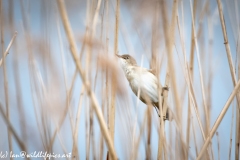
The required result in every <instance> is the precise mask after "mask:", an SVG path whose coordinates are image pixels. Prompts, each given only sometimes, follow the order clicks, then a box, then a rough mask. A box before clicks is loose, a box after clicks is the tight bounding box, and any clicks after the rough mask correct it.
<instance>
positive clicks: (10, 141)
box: [0, 1, 17, 159]
mask: <svg viewBox="0 0 240 160" xmlns="http://www.w3.org/2000/svg"><path fill="white" fill-rule="evenodd" d="M0 5H1V22H2V23H1V47H2V53H3V58H2V59H1V60H0V66H1V64H2V63H3V77H4V93H5V105H6V114H7V115H6V116H7V119H8V120H9V121H10V111H9V91H8V77H7V66H6V59H5V58H6V55H7V54H8V52H9V50H10V48H11V46H12V43H13V41H14V40H15V38H16V36H17V32H15V34H14V35H13V37H12V39H11V41H10V43H9V45H8V47H7V49H6V51H5V52H4V32H3V29H4V28H3V22H4V21H3V10H2V1H1V2H0ZM3 113H4V112H3ZM7 133H8V147H9V151H12V138H11V136H12V131H11V129H10V128H9V127H8V131H7ZM10 159H13V158H12V157H10Z"/></svg>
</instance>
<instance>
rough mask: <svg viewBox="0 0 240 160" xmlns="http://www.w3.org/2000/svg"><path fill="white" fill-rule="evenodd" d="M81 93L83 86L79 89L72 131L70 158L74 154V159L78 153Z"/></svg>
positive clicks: (77, 156) (82, 92)
mask: <svg viewBox="0 0 240 160" xmlns="http://www.w3.org/2000/svg"><path fill="white" fill-rule="evenodd" d="M83 94H84V87H83V88H82V90H81V93H80V98H79V103H78V109H77V116H76V120H75V129H74V133H73V147H72V156H73V157H72V158H74V156H75V155H76V159H79V154H78V143H77V142H78V131H79V123H80V115H81V110H82V102H83V101H82V99H83Z"/></svg>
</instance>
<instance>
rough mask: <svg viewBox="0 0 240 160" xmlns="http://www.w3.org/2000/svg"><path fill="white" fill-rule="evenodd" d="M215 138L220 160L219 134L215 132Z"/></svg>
mask: <svg viewBox="0 0 240 160" xmlns="http://www.w3.org/2000/svg"><path fill="white" fill-rule="evenodd" d="M216 136H217V146H218V160H220V140H219V134H218V132H216Z"/></svg>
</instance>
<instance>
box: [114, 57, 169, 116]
mask: <svg viewBox="0 0 240 160" xmlns="http://www.w3.org/2000/svg"><path fill="white" fill-rule="evenodd" d="M117 57H118V58H119V59H120V64H121V67H122V69H123V71H124V73H125V76H126V78H127V80H128V82H129V85H130V87H131V89H132V91H133V92H134V94H135V95H136V96H138V93H139V98H140V100H141V101H142V102H143V103H145V104H149V103H150V104H152V105H153V107H155V109H156V111H157V113H158V116H160V114H159V111H158V108H159V98H158V89H159V87H160V86H159V83H158V79H157V77H156V75H155V74H154V73H153V72H152V71H151V70H148V69H146V68H142V67H140V66H138V65H137V62H136V60H135V59H134V58H133V57H132V56H130V55H128V54H124V55H117ZM162 88H163V89H168V88H167V87H162ZM163 119H164V120H171V114H170V111H169V109H167V112H166V115H163Z"/></svg>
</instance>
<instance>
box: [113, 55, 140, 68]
mask: <svg viewBox="0 0 240 160" xmlns="http://www.w3.org/2000/svg"><path fill="white" fill-rule="evenodd" d="M116 56H117V57H118V58H119V59H120V63H121V65H122V67H123V68H126V67H129V66H137V62H136V60H135V59H134V58H133V57H132V56H130V55H128V54H124V55H116Z"/></svg>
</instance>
